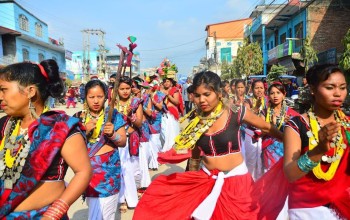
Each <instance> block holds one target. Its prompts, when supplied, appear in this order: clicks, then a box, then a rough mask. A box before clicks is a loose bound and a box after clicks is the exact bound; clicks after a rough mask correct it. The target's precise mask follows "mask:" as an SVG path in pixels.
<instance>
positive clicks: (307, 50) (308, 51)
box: [300, 37, 318, 72]
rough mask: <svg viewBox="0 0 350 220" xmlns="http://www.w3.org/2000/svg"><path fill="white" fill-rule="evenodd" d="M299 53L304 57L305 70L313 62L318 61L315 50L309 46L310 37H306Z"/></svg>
mask: <svg viewBox="0 0 350 220" xmlns="http://www.w3.org/2000/svg"><path fill="white" fill-rule="evenodd" d="M300 55H301V56H302V57H303V59H304V64H305V72H307V70H308V69H309V66H312V64H313V63H315V62H317V61H318V58H317V52H316V51H315V50H314V48H313V47H312V46H311V41H310V37H306V39H305V40H304V44H303V46H302V47H301V49H300Z"/></svg>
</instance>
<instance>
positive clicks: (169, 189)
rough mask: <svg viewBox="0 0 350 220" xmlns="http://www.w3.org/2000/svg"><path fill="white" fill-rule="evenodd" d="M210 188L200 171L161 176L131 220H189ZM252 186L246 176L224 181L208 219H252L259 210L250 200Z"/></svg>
mask: <svg viewBox="0 0 350 220" xmlns="http://www.w3.org/2000/svg"><path fill="white" fill-rule="evenodd" d="M211 172H212V174H213V175H217V173H218V171H216V172H215V171H211ZM214 184H215V179H213V178H212V177H211V176H208V175H207V174H206V173H205V172H204V171H203V170H200V171H190V172H184V173H174V174H171V175H169V176H165V175H161V176H159V177H157V178H156V179H155V180H154V181H153V182H152V184H151V185H150V186H149V187H148V188H147V190H146V191H145V193H144V195H143V196H142V198H141V200H140V201H139V203H138V205H137V207H136V209H135V212H134V217H133V219H136V220H137V219H152V220H154V219H168V220H169V219H176V220H178V219H191V214H192V213H193V211H194V210H195V209H196V208H197V207H198V206H199V204H200V203H201V202H202V201H203V200H204V199H205V198H206V197H207V196H208V195H209V194H210V192H211V191H212V188H213V186H214ZM252 185H253V180H252V177H251V175H250V174H249V173H247V174H244V175H237V176H233V177H229V178H226V179H225V182H224V185H223V186H222V191H221V194H220V196H219V198H218V200H217V203H216V206H215V210H214V212H213V215H212V216H211V219H218V220H221V219H240V220H241V219H249V220H251V219H256V218H257V217H256V216H257V212H258V211H259V209H258V206H257V205H256V203H255V202H254V201H253V199H252V197H251V190H252Z"/></svg>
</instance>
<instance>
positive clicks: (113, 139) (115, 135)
mask: <svg viewBox="0 0 350 220" xmlns="http://www.w3.org/2000/svg"><path fill="white" fill-rule="evenodd" d="M107 137H108V138H109V140H111V141H114V142H115V141H118V140H119V139H120V134H118V133H117V132H114V133H113V135H112V136H110V137H109V136H107Z"/></svg>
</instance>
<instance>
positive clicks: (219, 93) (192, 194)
mask: <svg viewBox="0 0 350 220" xmlns="http://www.w3.org/2000/svg"><path fill="white" fill-rule="evenodd" d="M306 78H307V82H308V84H309V87H310V91H311V92H310V94H311V97H310V102H312V107H311V108H310V110H309V111H308V112H307V113H305V114H301V115H300V114H298V113H297V112H296V111H294V110H293V109H292V108H289V107H288V106H287V105H286V103H285V101H284V98H285V96H286V91H285V88H284V86H283V85H282V84H281V83H280V82H271V83H270V85H268V86H267V85H266V84H264V82H262V81H259V80H256V81H254V82H253V83H252V85H251V91H252V96H247V95H246V84H245V81H244V80H235V81H233V82H231V83H225V82H224V83H223V82H222V81H221V79H220V77H219V76H218V75H217V74H215V73H213V72H210V71H204V72H200V73H197V74H196V75H195V77H194V79H193V85H192V86H189V87H188V88H187V91H188V93H189V94H191V96H192V95H193V96H192V98H193V102H194V104H195V109H194V110H193V111H191V112H189V113H188V114H186V116H184V117H183V118H180V117H181V115H184V113H183V110H182V109H183V101H182V95H181V89H180V88H179V87H178V86H177V85H176V82H175V81H174V80H173V79H170V78H165V79H163V82H162V83H159V82H158V81H157V80H156V79H154V78H151V81H149V82H147V81H144V80H143V79H141V78H139V77H135V78H132V79H131V78H129V77H126V76H122V77H120V79H118V80H117V81H116V83H117V84H116V85H114V84H113V82H112V80H111V82H110V87H109V88H108V87H107V85H106V84H105V83H104V82H102V81H100V80H98V79H94V80H91V81H89V82H87V83H86V85H85V90H84V91H85V102H84V107H83V109H82V110H81V111H79V112H77V113H76V114H74V116H68V115H67V114H65V113H64V112H61V111H54V110H50V109H49V108H47V107H45V106H47V105H46V101H47V99H48V97H49V96H50V97H53V98H58V97H61V96H62V93H63V84H62V81H61V80H60V78H59V72H58V66H57V64H56V62H55V61H53V60H45V61H42V62H41V63H40V64H34V63H17V64H12V65H8V66H5V67H2V68H0V100H1V107H2V108H3V109H4V111H5V113H6V114H7V115H6V116H5V117H3V118H2V119H1V120H0V131H1V132H0V139H1V144H0V207H1V209H0V219H3V218H4V219H35V218H43V219H67V218H68V217H67V211H68V209H69V207H70V205H71V204H72V203H73V202H74V201H75V200H77V198H78V197H79V196H81V195H83V198H84V199H85V200H86V202H87V204H88V207H89V214H88V215H89V219H114V218H115V212H116V211H117V207H118V204H120V208H119V211H120V212H126V211H127V210H128V208H136V209H135V213H134V217H133V218H134V219H147V218H152V219H316V218H319V219H350V211H349V210H350V158H349V157H350V154H349V148H348V140H349V138H350V133H349V132H350V130H349V128H348V127H349V126H350V122H349V120H348V117H347V116H345V114H344V113H343V112H342V111H341V106H342V103H343V102H344V100H345V97H346V95H347V85H346V81H345V77H344V73H343V72H342V71H341V70H340V69H339V68H338V67H337V66H335V65H320V66H315V67H313V68H311V69H310V70H309V71H308V72H307V74H306ZM113 81H114V80H113ZM114 90H115V91H114ZM111 94H116V95H115V96H112V97H116V100H111ZM186 119H188V125H187V127H186V128H185V129H183V130H182V131H180V126H179V121H183V120H186ZM179 155H180V156H179ZM158 156H159V158H158ZM174 158H175V159H174ZM179 158H180V160H185V159H188V166H187V170H188V171H186V172H182V173H174V174H171V175H169V176H165V175H160V176H158V177H157V178H155V179H154V180H153V181H152V182H151V178H150V172H149V170H156V169H158V164H159V163H158V162H159V161H161V162H164V161H165V162H166V161H172V162H174V161H178V160H179ZM68 166H69V167H71V169H72V170H73V172H74V177H73V179H72V180H71V181H70V182H69V183H68V184H65V182H64V176H65V174H66V172H67V168H68Z"/></svg>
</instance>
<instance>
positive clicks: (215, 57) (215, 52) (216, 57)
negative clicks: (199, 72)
mask: <svg viewBox="0 0 350 220" xmlns="http://www.w3.org/2000/svg"><path fill="white" fill-rule="evenodd" d="M217 55H218V54H217V47H216V31H214V60H215V65H216V74H218V56H217Z"/></svg>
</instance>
